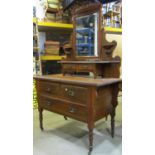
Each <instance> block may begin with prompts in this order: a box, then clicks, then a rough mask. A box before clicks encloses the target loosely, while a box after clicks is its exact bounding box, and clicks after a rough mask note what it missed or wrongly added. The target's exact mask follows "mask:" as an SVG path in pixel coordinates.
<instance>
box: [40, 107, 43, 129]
mask: <svg viewBox="0 0 155 155" xmlns="http://www.w3.org/2000/svg"><path fill="white" fill-rule="evenodd" d="M39 122H40V129H41V130H43V109H42V108H39Z"/></svg>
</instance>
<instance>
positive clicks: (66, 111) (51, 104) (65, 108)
mask: <svg viewBox="0 0 155 155" xmlns="http://www.w3.org/2000/svg"><path fill="white" fill-rule="evenodd" d="M39 98H40V99H39V106H41V107H42V108H44V109H47V110H49V111H52V112H56V113H59V114H62V115H65V116H69V117H72V118H74V119H78V120H82V121H86V120H87V119H86V116H87V115H86V108H85V107H83V106H79V105H76V104H71V103H68V102H63V101H59V100H56V99H52V98H47V97H45V96H40V97H39Z"/></svg>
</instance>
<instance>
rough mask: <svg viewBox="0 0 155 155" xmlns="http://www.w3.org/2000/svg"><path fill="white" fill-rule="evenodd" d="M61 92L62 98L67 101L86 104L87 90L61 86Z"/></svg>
mask: <svg viewBox="0 0 155 155" xmlns="http://www.w3.org/2000/svg"><path fill="white" fill-rule="evenodd" d="M61 91H62V93H61V94H62V97H63V98H65V99H67V100H69V101H73V102H78V103H82V104H86V101H87V88H83V87H78V86H72V85H65V84H62V85H61Z"/></svg>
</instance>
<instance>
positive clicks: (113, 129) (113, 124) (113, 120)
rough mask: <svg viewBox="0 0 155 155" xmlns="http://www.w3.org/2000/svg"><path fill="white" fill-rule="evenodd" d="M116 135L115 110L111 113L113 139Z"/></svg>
mask: <svg viewBox="0 0 155 155" xmlns="http://www.w3.org/2000/svg"><path fill="white" fill-rule="evenodd" d="M114 135H115V109H114V110H113V112H112V113H111V136H112V138H113V137H114Z"/></svg>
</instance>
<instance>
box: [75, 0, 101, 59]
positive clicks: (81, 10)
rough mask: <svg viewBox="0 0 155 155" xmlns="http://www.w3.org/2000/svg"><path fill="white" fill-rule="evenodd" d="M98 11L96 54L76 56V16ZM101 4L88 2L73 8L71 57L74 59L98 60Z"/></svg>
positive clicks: (99, 56) (99, 53)
mask: <svg viewBox="0 0 155 155" xmlns="http://www.w3.org/2000/svg"><path fill="white" fill-rule="evenodd" d="M93 13H98V51H97V52H98V56H77V53H76V52H77V51H76V18H77V17H82V16H87V15H91V14H93ZM101 32H102V4H101V3H90V4H89V3H88V4H86V5H82V6H81V7H78V8H75V9H74V10H73V59H75V60H91V59H93V60H99V59H100V58H101V51H102V38H101V37H102V34H101Z"/></svg>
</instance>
